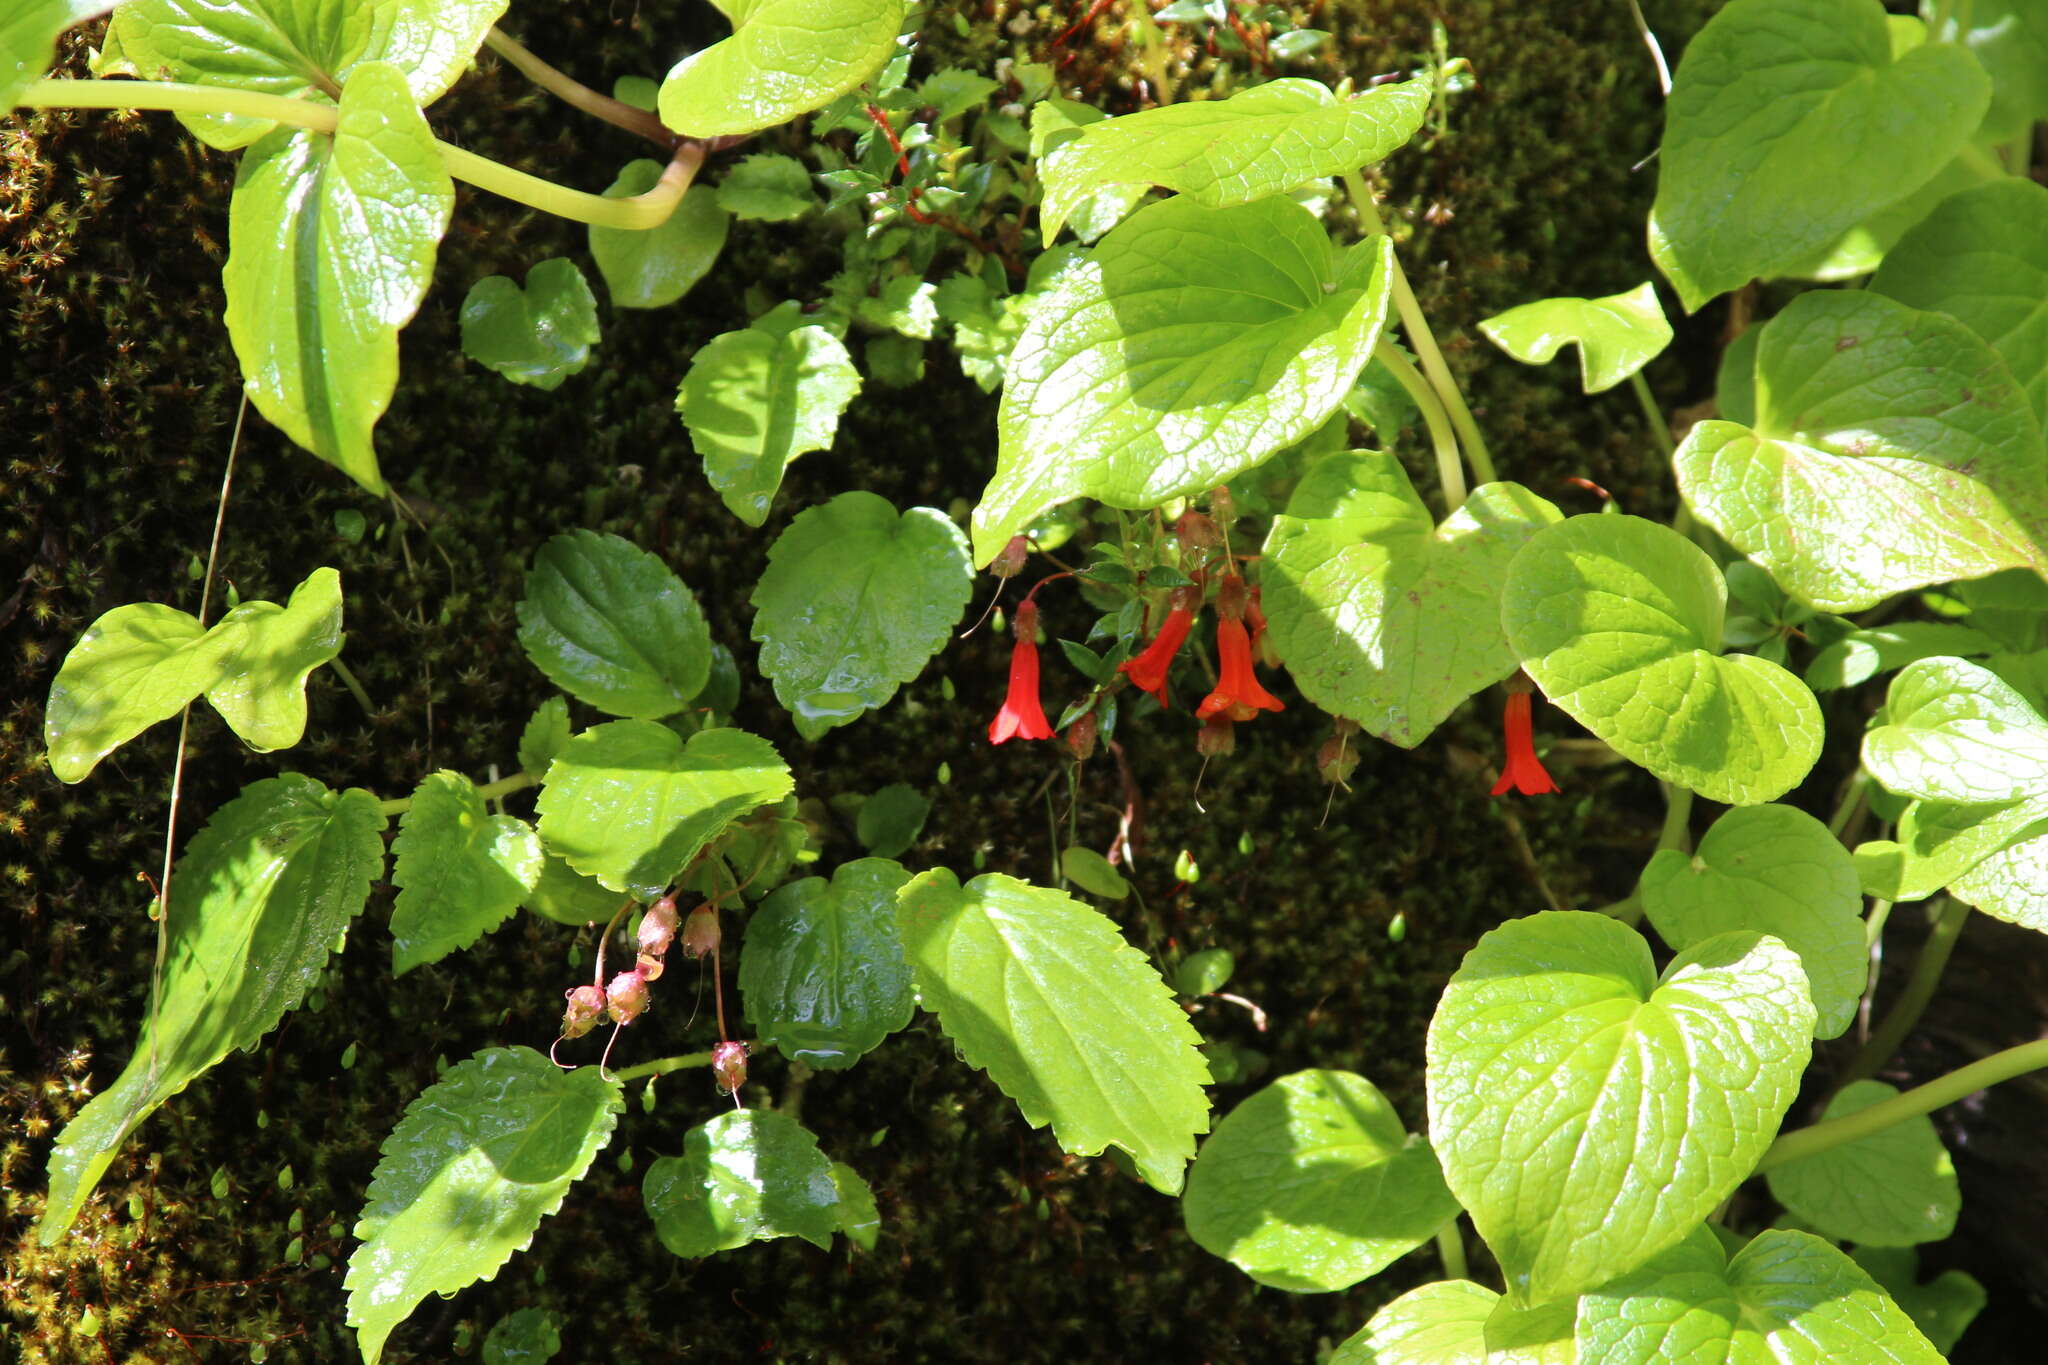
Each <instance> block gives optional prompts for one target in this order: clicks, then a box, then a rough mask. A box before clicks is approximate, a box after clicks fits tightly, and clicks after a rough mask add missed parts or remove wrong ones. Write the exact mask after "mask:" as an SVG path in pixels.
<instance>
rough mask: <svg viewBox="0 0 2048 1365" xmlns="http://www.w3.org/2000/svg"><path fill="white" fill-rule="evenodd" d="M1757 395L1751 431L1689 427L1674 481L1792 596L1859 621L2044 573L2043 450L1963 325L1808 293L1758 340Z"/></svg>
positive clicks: (1872, 300)
mask: <svg viewBox="0 0 2048 1365" xmlns="http://www.w3.org/2000/svg"><path fill="white" fill-rule="evenodd" d="M1756 395H1757V410H1756V414H1755V421H1754V422H1753V423H1752V424H1751V425H1749V426H1743V425H1740V424H1738V423H1734V422H1723V421H1706V422H1701V423H1699V424H1698V425H1697V426H1695V427H1694V428H1693V429H1692V431H1691V432H1690V433H1689V434H1688V435H1687V436H1686V438H1685V442H1684V444H1683V445H1681V446H1680V447H1679V450H1678V454H1677V456H1676V457H1675V465H1676V468H1677V473H1678V484H1679V488H1680V490H1681V491H1682V492H1683V493H1684V495H1685V499H1686V501H1687V502H1688V503H1690V504H1691V506H1692V509H1693V511H1694V512H1695V513H1696V514H1698V516H1699V518H1700V519H1701V520H1702V521H1704V522H1706V523H1707V524H1708V525H1709V526H1711V527H1713V528H1714V529H1715V530H1716V531H1718V532H1719V533H1720V534H1721V535H1722V536H1724V537H1726V538H1727V540H1728V541H1729V543H1730V544H1732V545H1734V546H1735V547H1736V548H1737V549H1738V550H1740V551H1742V553H1744V554H1745V555H1747V556H1749V558H1750V559H1752V560H1754V561H1755V562H1756V563H1758V564H1760V565H1762V566H1763V567H1764V568H1765V569H1767V570H1769V571H1770V574H1771V576H1772V577H1773V578H1775V579H1776V580H1777V581H1778V583H1779V584H1780V585H1781V586H1782V587H1783V588H1784V589H1785V590H1786V591H1787V592H1789V593H1791V594H1792V595H1793V596H1794V597H1796V598H1798V599H1799V600H1801V601H1803V602H1805V603H1807V604H1808V605H1810V606H1814V607H1818V608H1821V609H1823V610H1826V611H1856V610H1861V609H1863V608H1865V607H1869V606H1872V605H1874V604H1875V603H1877V602H1879V601H1881V600H1883V599H1884V598H1886V597H1888V596H1890V595H1891V594H1893V593H1896V592H1901V591H1904V590H1906V589H1908V588H1916V587H1923V586H1926V585H1928V584H1931V583H1941V582H1946V581H1948V580H1950V579H1956V578H1978V577H1982V576H1983V575H1985V574H1989V573H1992V572H1994V571H1996V570H1999V569H2005V568H2013V567H2022V568H2037V567H2039V566H2040V565H2041V564H2042V563H2043V562H2048V561H2044V555H2043V551H2042V549H2041V546H2040V545H2039V543H2038V540H2037V538H2038V537H2039V536H2040V535H2041V533H2042V528H2043V527H2044V526H2048V447H2044V446H2043V444H2042V437H2041V430H2040V427H2039V425H2038V424H2037V423H2036V421H2035V419H2034V414H2033V411H2032V409H2031V408H2030V407H2029V406H2028V403H2027V400H2026V397H2025V395H2024V394H2022V393H2021V392H2020V390H2019V388H2018V386H2017V385H2016V384H2015V383H2014V382H2013V380H2012V378H2011V375H2010V373H2009V372H2008V371H2007V370H2006V367H2005V364H2004V362H2003V361H2001V360H2000V359H1999V358H1998V356H1997V355H1996V353H1994V352H1993V351H1992V350H1991V348H1990V347H1989V346H1988V345H1986V344H1985V343H1984V341H1982V340H1981V339H1980V338H1979V337H1978V336H1977V335H1976V334H1975V333H1974V332H1972V331H1971V330H1970V329H1969V328H1967V327H1965V326H1964V325H1963V324H1962V323H1960V322H1957V321H1956V320H1955V319H1953V318H1950V317H1947V316H1945V315H1943V314H1940V313H1923V312H1920V311H1917V310H1915V309H1911V308H1907V307H1905V306H1904V305H1902V304H1899V303H1896V302H1894V301H1892V300H1891V299H1888V298H1884V297H1883V296H1881V295H1878V294H1874V293H1871V292H1870V291H1868V290H1855V291H1844V290H1817V291H1815V292H1813V293H1809V294H1802V295H1800V296H1799V297H1798V298H1796V299H1794V300H1793V301H1792V303H1791V304H1790V305H1789V306H1787V307H1786V308H1785V310H1784V311H1783V312H1782V313H1780V314H1778V316H1776V317H1775V318H1773V319H1771V321H1770V322H1769V323H1768V324H1767V325H1766V326H1765V328H1764V331H1763V336H1762V338H1761V339H1760V340H1759V342H1758V344H1757V353H1756Z"/></svg>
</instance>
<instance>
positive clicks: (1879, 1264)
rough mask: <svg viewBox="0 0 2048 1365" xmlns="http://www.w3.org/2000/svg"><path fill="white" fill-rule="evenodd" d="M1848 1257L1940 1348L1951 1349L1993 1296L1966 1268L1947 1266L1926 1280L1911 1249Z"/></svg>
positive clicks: (1860, 1250)
mask: <svg viewBox="0 0 2048 1365" xmlns="http://www.w3.org/2000/svg"><path fill="white" fill-rule="evenodd" d="M1849 1259H1851V1260H1853V1261H1854V1262H1856V1264H1857V1265H1859V1266H1861V1267H1863V1273H1864V1274H1866V1275H1868V1276H1870V1278H1871V1279H1873V1280H1875V1281H1877V1284H1878V1287H1879V1288H1880V1289H1882V1290H1884V1292H1885V1293H1887V1294H1889V1295H1891V1297H1892V1302H1893V1303H1896V1304H1897V1305H1898V1306H1899V1307H1901V1308H1903V1309H1905V1310H1906V1314H1907V1316H1909V1317H1911V1318H1912V1319H1913V1325H1914V1326H1915V1327H1918V1328H1919V1329H1920V1330H1921V1332H1923V1333H1924V1334H1926V1337H1927V1339H1928V1340H1929V1341H1930V1342H1932V1343H1933V1344H1934V1349H1935V1350H1937V1351H1943V1352H1946V1351H1950V1350H1953V1349H1954V1347H1955V1344H1956V1341H1957V1340H1958V1339H1959V1338H1960V1337H1961V1336H1962V1335H1963V1333H1964V1332H1965V1331H1966V1330H1968V1328H1969V1326H1970V1324H1971V1322H1973V1321H1974V1320H1975V1319H1976V1317H1977V1314H1979V1313H1981V1312H1983V1311H1984V1305H1985V1303H1986V1302H1987V1301H1988V1300H1989V1296H1988V1295H1987V1294H1985V1292H1984V1286H1983V1285H1981V1284H1979V1283H1978V1282H1977V1279H1976V1277H1975V1276H1974V1275H1971V1274H1970V1273H1969V1272H1968V1271H1965V1270H1944V1271H1942V1272H1941V1274H1939V1275H1937V1276H1935V1277H1934V1278H1933V1279H1932V1280H1929V1281H1927V1282H1926V1283H1925V1284H1922V1283H1921V1282H1920V1257H1919V1255H1918V1254H1917V1253H1915V1252H1914V1251H1913V1250H1912V1249H1911V1248H1910V1247H1857V1248H1856V1249H1855V1250H1854V1251H1852V1252H1850V1253H1849Z"/></svg>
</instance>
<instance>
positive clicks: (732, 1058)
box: [711, 1042, 747, 1095]
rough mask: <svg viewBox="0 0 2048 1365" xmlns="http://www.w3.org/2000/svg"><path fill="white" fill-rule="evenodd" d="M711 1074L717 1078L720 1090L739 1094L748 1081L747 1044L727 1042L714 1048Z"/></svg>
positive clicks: (729, 1093)
mask: <svg viewBox="0 0 2048 1365" xmlns="http://www.w3.org/2000/svg"><path fill="white" fill-rule="evenodd" d="M711 1074H712V1075H713V1076H714V1077H716V1078H717V1080H718V1088H719V1089H720V1090H723V1091H724V1092H725V1093H726V1094H728V1095H737V1094H738V1093H739V1090H740V1087H741V1086H743V1085H745V1084H746V1083H747V1045H746V1044H745V1043H732V1042H725V1043H720V1044H718V1045H717V1046H716V1047H714V1048H712V1049H711Z"/></svg>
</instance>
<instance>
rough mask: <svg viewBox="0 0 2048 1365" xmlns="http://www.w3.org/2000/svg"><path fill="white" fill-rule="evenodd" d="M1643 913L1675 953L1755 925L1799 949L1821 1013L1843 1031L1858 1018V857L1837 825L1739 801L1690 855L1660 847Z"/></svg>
mask: <svg viewBox="0 0 2048 1365" xmlns="http://www.w3.org/2000/svg"><path fill="white" fill-rule="evenodd" d="M1639 892H1640V894H1641V896H1642V899H1643V910H1644V913H1645V914H1647V915H1648V916H1649V920H1650V923H1651V924H1653V925H1655V926H1656V928H1657V933H1658V934H1659V935H1661V936H1662V937H1663V939H1664V941H1665V942H1666V943H1668V944H1670V945H1671V947H1672V948H1673V949H1674V950H1677V951H1683V950H1685V949H1686V948H1689V947H1691V946H1692V945H1693V944H1695V943H1698V942H1700V941H1701V940H1702V939H1709V938H1712V937H1713V936H1714V935H1716V934H1726V933H1733V932H1735V931H1737V930H1743V929H1752V930H1755V931H1756V932H1758V933H1762V934H1769V935H1771V936H1772V937H1773V938H1776V939H1778V940H1780V941H1781V942H1783V943H1784V944H1785V945H1786V946H1787V947H1789V948H1791V949H1792V951H1793V952H1795V953H1797V954H1799V962H1800V965H1801V966H1802V967H1804V968H1805V969H1806V982H1807V990H1808V994H1809V995H1810V996H1811V997H1812V1000H1813V1004H1814V1009H1815V1011H1816V1013H1817V1015H1818V1019H1817V1021H1816V1023H1815V1025H1814V1028H1815V1036H1817V1037H1821V1038H1835V1037H1839V1036H1840V1035H1841V1033H1842V1032H1843V1030H1845V1029H1847V1028H1848V1027H1849V1025H1850V1024H1851V1023H1852V1022H1854V1020H1855V1018H1856V1006H1857V1002H1858V1001H1859V1000H1860V999H1861V998H1862V995H1863V985H1864V977H1865V974H1866V972H1867V963H1866V954H1867V948H1866V945H1865V943H1864V938H1863V920H1862V911H1863V889H1862V886H1861V885H1860V884H1859V883H1858V881H1857V879H1856V861H1855V859H1853V858H1851V857H1850V856H1849V850H1848V849H1846V848H1843V847H1842V845H1841V843H1840V842H1839V841H1838V840H1837V839H1836V838H1835V836H1834V835H1832V834H1830V833H1828V827H1827V826H1826V825H1823V824H1822V823H1821V822H1820V821H1818V820H1816V819H1814V818H1813V817H1812V816H1811V815H1808V814H1807V813H1806V812H1805V811H1801V810H1795V809H1793V808H1792V807H1791V806H1778V805H1769V806H1747V807H1738V808H1736V809H1734V810H1731V811H1729V812H1728V813H1726V814H1725V815H1723V816H1722V817H1721V818H1720V819H1718V820H1716V821H1715V822H1714V827H1713V828H1712V829H1710V830H1708V831H1707V833H1706V835H1705V837H1704V838H1702V839H1701V840H1700V846H1699V851H1698V852H1697V853H1695V854H1692V855H1690V856H1688V855H1686V854H1684V853H1681V852H1680V851H1679V850H1677V849H1675V848H1667V849H1663V850H1660V851H1659V852H1658V853H1657V854H1656V855H1655V856H1653V857H1652V858H1651V859H1650V865H1649V866H1648V867H1647V868H1645V869H1644V870H1643V880H1642V885H1641V887H1640V888H1639Z"/></svg>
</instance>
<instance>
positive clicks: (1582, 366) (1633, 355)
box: [1479, 282, 1671, 393]
mask: <svg viewBox="0 0 2048 1365" xmlns="http://www.w3.org/2000/svg"><path fill="white" fill-rule="evenodd" d="M1479 330H1480V331H1482V332H1484V333H1485V334H1486V339H1487V340H1488V341H1491V342H1492V343H1493V344H1494V345H1496V346H1498V347H1500V348H1501V349H1502V350H1503V351H1506V352H1507V353H1508V354H1509V355H1511V356H1513V357H1514V358H1515V359H1517V360H1519V361H1521V362H1522V363H1523V364H1524V365H1547V364H1549V363H1550V362H1551V361H1552V360H1555V359H1556V358H1557V353H1558V352H1559V351H1560V350H1562V349H1564V348H1565V347H1566V346H1577V347H1578V348H1579V384H1580V387H1582V388H1584V389H1585V391H1586V392H1587V393H1599V392H1600V391H1601V390H1603V389H1611V388H1613V387H1614V386H1615V385H1616V384H1619V383H1620V382H1621V381H1622V380H1624V379H1626V378H1628V377H1629V376H1630V375H1632V374H1634V373H1635V372H1636V371H1637V370H1640V369H1642V368H1643V366H1645V365H1647V364H1649V363H1650V362H1651V361H1652V360H1655V359H1656V358H1657V357H1658V355H1660V354H1661V353H1662V352H1663V350H1664V348H1665V347H1666V346H1669V345H1670V344H1671V324H1670V323H1669V322H1668V321H1666V320H1665V317H1664V306H1663V305H1662V304H1660V303H1658V302H1657V288H1656V286H1655V285H1652V284H1649V283H1647V282H1646V283H1643V284H1639V285H1637V286H1636V287H1635V288H1634V289H1631V290H1629V291H1628V292H1627V293H1626V294H1609V295H1607V296H1606V297H1605V298H1598V299H1581V298H1558V299H1540V300H1538V301H1537V302H1535V303H1525V304H1523V305H1522V306H1521V307H1519V308H1510V309H1508V311H1507V312H1505V313H1497V314H1495V315H1494V316H1492V317H1490V318H1487V319H1486V320H1484V321H1483V322H1481V323H1480V324H1479Z"/></svg>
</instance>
